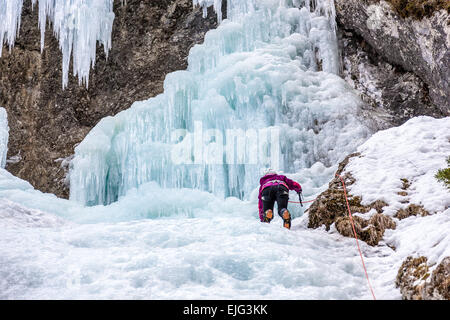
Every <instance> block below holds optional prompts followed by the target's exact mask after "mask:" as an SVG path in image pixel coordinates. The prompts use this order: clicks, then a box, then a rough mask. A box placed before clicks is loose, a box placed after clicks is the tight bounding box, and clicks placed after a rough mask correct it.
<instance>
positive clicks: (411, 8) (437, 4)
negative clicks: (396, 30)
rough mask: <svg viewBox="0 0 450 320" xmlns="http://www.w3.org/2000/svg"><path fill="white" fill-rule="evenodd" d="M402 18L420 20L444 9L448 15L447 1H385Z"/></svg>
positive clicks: (449, 11) (449, 10) (448, 5)
mask: <svg viewBox="0 0 450 320" xmlns="http://www.w3.org/2000/svg"><path fill="white" fill-rule="evenodd" d="M386 1H388V2H390V3H391V5H392V6H393V7H394V9H395V11H396V12H397V13H398V14H399V15H400V16H401V17H403V18H407V17H412V18H415V19H422V18H424V17H430V16H432V15H433V13H434V12H435V11H438V10H441V9H444V10H447V12H448V13H450V1H449V0H386Z"/></svg>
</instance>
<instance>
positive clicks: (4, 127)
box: [0, 107, 9, 168]
mask: <svg viewBox="0 0 450 320" xmlns="http://www.w3.org/2000/svg"><path fill="white" fill-rule="evenodd" d="M8 136H9V127H8V117H7V114H6V110H5V109H4V108H1V107H0V168H4V167H5V165H6V153H7V152H8Z"/></svg>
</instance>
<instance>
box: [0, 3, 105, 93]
mask: <svg viewBox="0 0 450 320" xmlns="http://www.w3.org/2000/svg"><path fill="white" fill-rule="evenodd" d="M31 1H32V4H33V7H34V6H35V5H36V3H37V2H39V4H38V6H39V26H40V30H41V51H42V50H43V49H44V40H45V39H44V38H45V27H46V24H47V19H48V20H49V21H50V22H51V23H52V25H53V33H54V34H55V36H56V37H57V38H58V40H59V47H60V49H61V52H62V56H63V61H62V69H63V72H62V75H63V78H62V86H63V88H65V87H66V86H67V83H68V74H69V65H70V59H71V58H72V59H73V73H74V75H75V76H78V79H79V83H80V84H82V83H85V85H86V86H88V84H89V71H90V68H91V67H93V66H94V64H95V55H96V46H97V42H99V43H101V44H102V45H103V47H104V51H105V54H106V55H108V52H109V50H110V49H111V32H112V25H113V21H114V12H113V2H114V1H113V0H64V1H62V0H31ZM22 7H23V0H0V44H1V45H3V43H5V42H6V44H7V45H8V46H9V48H10V49H11V47H12V46H13V45H14V41H15V39H16V36H17V34H18V33H19V27H20V16H21V13H22ZM0 57H1V50H0Z"/></svg>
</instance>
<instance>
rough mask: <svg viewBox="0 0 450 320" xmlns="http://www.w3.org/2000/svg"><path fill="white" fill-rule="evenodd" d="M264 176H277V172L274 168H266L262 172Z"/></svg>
mask: <svg viewBox="0 0 450 320" xmlns="http://www.w3.org/2000/svg"><path fill="white" fill-rule="evenodd" d="M262 174H263V175H265V176H267V175H268V174H277V172H276V171H275V170H273V169H272V168H265V169H263V170H262Z"/></svg>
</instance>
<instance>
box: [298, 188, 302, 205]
mask: <svg viewBox="0 0 450 320" xmlns="http://www.w3.org/2000/svg"><path fill="white" fill-rule="evenodd" d="M297 194H298V200H299V201H300V205H301V206H302V207H303V203H302V192H301V191H299V192H297Z"/></svg>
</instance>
